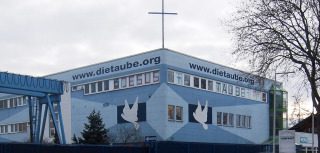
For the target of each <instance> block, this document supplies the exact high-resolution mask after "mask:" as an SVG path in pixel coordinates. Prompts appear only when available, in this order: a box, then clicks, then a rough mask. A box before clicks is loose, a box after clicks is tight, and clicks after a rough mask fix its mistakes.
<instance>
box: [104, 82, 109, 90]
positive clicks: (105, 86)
mask: <svg viewBox="0 0 320 153" xmlns="http://www.w3.org/2000/svg"><path fill="white" fill-rule="evenodd" d="M103 86H104V91H108V90H109V80H104V81H103Z"/></svg>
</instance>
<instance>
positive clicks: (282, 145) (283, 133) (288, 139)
mask: <svg viewBox="0 0 320 153" xmlns="http://www.w3.org/2000/svg"><path fill="white" fill-rule="evenodd" d="M279 153H296V144H295V131H294V130H280V131H279Z"/></svg>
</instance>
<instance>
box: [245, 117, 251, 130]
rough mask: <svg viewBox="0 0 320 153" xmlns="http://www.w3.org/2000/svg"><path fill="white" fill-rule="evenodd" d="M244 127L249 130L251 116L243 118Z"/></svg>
mask: <svg viewBox="0 0 320 153" xmlns="http://www.w3.org/2000/svg"><path fill="white" fill-rule="evenodd" d="M245 127H246V128H251V116H245Z"/></svg>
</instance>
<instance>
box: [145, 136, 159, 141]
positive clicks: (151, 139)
mask: <svg viewBox="0 0 320 153" xmlns="http://www.w3.org/2000/svg"><path fill="white" fill-rule="evenodd" d="M144 141H145V142H156V141H157V136H145V137H144Z"/></svg>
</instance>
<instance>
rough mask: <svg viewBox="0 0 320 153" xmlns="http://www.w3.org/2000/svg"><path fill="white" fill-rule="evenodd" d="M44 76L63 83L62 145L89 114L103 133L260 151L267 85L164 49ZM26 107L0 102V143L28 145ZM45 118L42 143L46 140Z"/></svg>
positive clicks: (6, 99) (20, 100)
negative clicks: (123, 131)
mask: <svg viewBox="0 0 320 153" xmlns="http://www.w3.org/2000/svg"><path fill="white" fill-rule="evenodd" d="M46 77H48V78H53V79H58V80H64V81H67V82H70V90H66V92H65V94H64V95H63V97H62V114H63V118H64V121H63V122H64V125H65V133H66V137H67V142H69V143H70V142H71V137H72V136H73V134H75V135H77V136H80V132H81V131H82V130H83V127H84V123H86V122H87V118H86V117H87V116H88V115H89V114H90V113H91V112H92V110H93V109H95V110H96V111H100V112H101V115H102V117H103V120H104V123H105V124H106V128H109V129H110V132H111V133H112V132H113V131H115V130H114V129H116V128H117V127H119V126H123V125H125V126H128V127H132V128H134V129H136V130H138V131H139V132H140V135H141V136H156V137H157V140H162V141H183V142H208V143H237V144H247V143H254V144H260V143H263V142H265V141H267V140H268V139H269V135H270V132H269V130H270V129H271V128H270V127H272V126H271V124H270V119H271V118H272V114H271V113H269V111H270V108H269V104H270V102H269V99H272V98H269V97H270V94H269V93H270V89H271V88H272V84H273V81H272V80H269V79H266V78H261V77H258V76H255V75H252V74H250V73H246V72H243V71H240V70H237V69H233V68H230V67H226V66H223V65H219V64H216V63H213V62H209V61H205V60H202V59H198V58H195V57H192V56H189V55H185V54H182V53H179V52H175V51H172V50H169V49H157V50H153V51H149V52H145V53H141V54H137V55H133V56H128V57H124V58H120V59H115V60H111V61H107V62H103V63H98V64H94V65H89V66H85V67H80V68H75V69H72V70H68V71H64V72H60V73H56V74H51V75H48V76H46ZM281 101H283V100H282V99H281ZM26 105H27V103H26V102H25V98H24V97H22V96H13V95H5V94H2V95H0V141H26V140H27V139H28V136H29V135H28V126H29V125H28V124H29V121H28V110H27V109H28V107H26ZM48 118H49V119H48V120H47V125H48V126H47V129H46V131H45V133H46V135H45V136H46V137H48V138H52V137H53V135H54V132H55V131H54V128H53V126H52V120H51V119H50V117H48ZM279 118H281V119H283V118H282V116H281V117H280V116H279ZM271 123H272V122H271Z"/></svg>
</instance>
